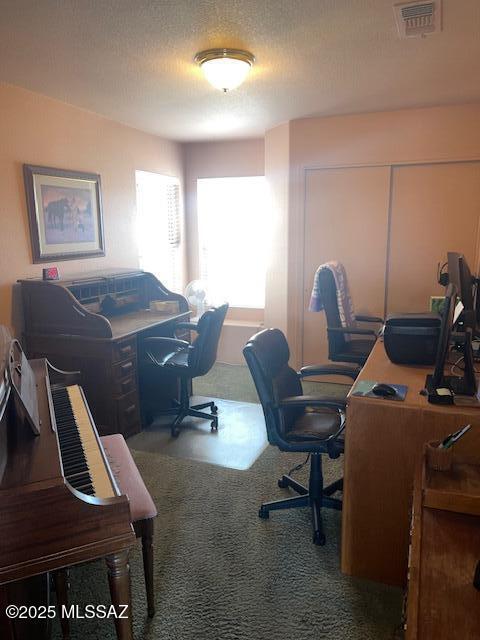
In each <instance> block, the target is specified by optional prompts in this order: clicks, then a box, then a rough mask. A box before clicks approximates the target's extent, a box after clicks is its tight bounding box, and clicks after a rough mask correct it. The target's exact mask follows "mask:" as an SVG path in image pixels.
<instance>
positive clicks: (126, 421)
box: [116, 391, 140, 435]
mask: <svg viewBox="0 0 480 640" xmlns="http://www.w3.org/2000/svg"><path fill="white" fill-rule="evenodd" d="M116 404H117V426H118V430H119V432H120V433H123V435H131V434H132V433H135V432H136V431H138V430H139V429H140V411H139V407H138V394H137V392H136V391H133V392H132V393H128V394H127V395H126V396H123V397H122V398H120V399H119V400H117V401H116Z"/></svg>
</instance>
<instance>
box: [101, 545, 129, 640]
mask: <svg viewBox="0 0 480 640" xmlns="http://www.w3.org/2000/svg"><path fill="white" fill-rule="evenodd" d="M106 562H107V567H108V584H109V586H110V596H111V598H112V604H113V606H114V607H115V610H116V611H117V612H119V611H121V609H122V605H125V604H126V605H128V618H123V617H116V618H115V628H116V631H117V638H118V640H133V630H132V595H131V588H130V565H129V563H128V551H121V552H119V553H114V554H112V555H110V556H107V557H106Z"/></svg>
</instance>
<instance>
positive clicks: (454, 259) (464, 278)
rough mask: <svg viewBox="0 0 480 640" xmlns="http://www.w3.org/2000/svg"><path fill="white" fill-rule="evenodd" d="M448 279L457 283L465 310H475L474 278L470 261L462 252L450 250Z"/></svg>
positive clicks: (452, 282)
mask: <svg viewBox="0 0 480 640" xmlns="http://www.w3.org/2000/svg"><path fill="white" fill-rule="evenodd" d="M447 257H448V281H449V282H450V283H451V284H453V285H455V287H456V288H457V294H458V297H459V298H460V300H461V301H462V303H463V306H464V308H465V311H473V280H472V273H471V271H470V267H469V266H468V262H467V261H466V260H465V256H463V255H462V254H461V253H456V252H453V251H449V252H448V254H447Z"/></svg>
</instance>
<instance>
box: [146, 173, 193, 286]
mask: <svg viewBox="0 0 480 640" xmlns="http://www.w3.org/2000/svg"><path fill="white" fill-rule="evenodd" d="M135 176H136V181H137V222H138V224H137V233H138V250H139V259H140V267H141V268H142V269H145V271H151V272H152V273H153V274H154V275H156V276H157V277H158V279H159V280H160V282H162V284H164V285H165V286H166V287H167V288H168V289H170V290H171V291H177V292H179V291H181V290H182V288H183V273H182V250H181V237H180V232H181V219H180V184H179V181H178V180H177V179H176V178H171V177H169V176H162V175H160V174H158V173H149V172H147V171H136V172H135Z"/></svg>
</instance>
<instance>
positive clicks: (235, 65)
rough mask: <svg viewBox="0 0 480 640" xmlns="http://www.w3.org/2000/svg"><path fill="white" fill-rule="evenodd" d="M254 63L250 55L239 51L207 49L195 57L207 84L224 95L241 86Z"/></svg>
mask: <svg viewBox="0 0 480 640" xmlns="http://www.w3.org/2000/svg"><path fill="white" fill-rule="evenodd" d="M254 61H255V57H254V56H253V55H252V54H251V53H249V52H248V51H241V50H240V49H208V50H207V51H201V52H200V53H197V55H196V56H195V62H197V64H199V65H200V67H201V69H202V71H203V74H204V76H205V78H206V79H207V80H208V82H210V84H211V85H212V86H214V87H215V88H216V89H220V90H221V91H224V92H225V93H226V92H227V91H230V89H236V88H237V87H239V86H240V85H241V84H242V82H243V81H244V80H245V78H246V77H247V75H248V73H249V71H250V69H251V67H252V65H253V63H254Z"/></svg>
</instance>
